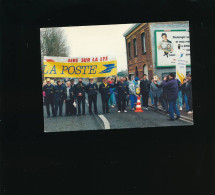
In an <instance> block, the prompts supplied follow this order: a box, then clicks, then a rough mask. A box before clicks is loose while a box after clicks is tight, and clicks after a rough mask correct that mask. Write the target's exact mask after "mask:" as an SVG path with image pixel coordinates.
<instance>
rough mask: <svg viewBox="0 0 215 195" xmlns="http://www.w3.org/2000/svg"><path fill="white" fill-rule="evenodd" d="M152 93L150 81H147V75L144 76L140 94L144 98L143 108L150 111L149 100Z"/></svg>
mask: <svg viewBox="0 0 215 195" xmlns="http://www.w3.org/2000/svg"><path fill="white" fill-rule="evenodd" d="M149 91H150V81H149V80H148V79H147V75H146V74H144V75H143V80H141V81H140V93H141V95H142V98H143V108H144V109H146V110H148V100H149Z"/></svg>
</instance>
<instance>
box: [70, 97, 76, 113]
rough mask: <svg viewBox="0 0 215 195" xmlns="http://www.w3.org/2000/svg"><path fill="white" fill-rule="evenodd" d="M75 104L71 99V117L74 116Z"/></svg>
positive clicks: (73, 99)
mask: <svg viewBox="0 0 215 195" xmlns="http://www.w3.org/2000/svg"><path fill="white" fill-rule="evenodd" d="M74 102H75V98H71V115H76V112H77V109H76V107H75V106H74V105H73V104H74Z"/></svg>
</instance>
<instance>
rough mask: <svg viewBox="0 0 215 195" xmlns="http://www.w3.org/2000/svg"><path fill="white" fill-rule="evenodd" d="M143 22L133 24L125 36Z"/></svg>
mask: <svg viewBox="0 0 215 195" xmlns="http://www.w3.org/2000/svg"><path fill="white" fill-rule="evenodd" d="M141 24H142V23H136V24H134V25H133V26H131V27H130V28H129V29H128V30H127V31H126V32H125V33H124V34H123V36H124V37H126V36H127V35H129V34H130V33H131V32H132V31H133V30H135V29H136V28H137V27H138V26H140V25H141Z"/></svg>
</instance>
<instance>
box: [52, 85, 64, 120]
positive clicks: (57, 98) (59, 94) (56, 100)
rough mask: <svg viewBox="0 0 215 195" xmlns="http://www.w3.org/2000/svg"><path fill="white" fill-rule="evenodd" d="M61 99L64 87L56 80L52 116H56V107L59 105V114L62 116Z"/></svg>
mask: <svg viewBox="0 0 215 195" xmlns="http://www.w3.org/2000/svg"><path fill="white" fill-rule="evenodd" d="M63 99H64V87H63V86H62V85H61V81H57V85H56V86H54V104H55V112H54V117H55V116H57V112H58V107H59V116H62V108H63Z"/></svg>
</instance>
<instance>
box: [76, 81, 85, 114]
mask: <svg viewBox="0 0 215 195" xmlns="http://www.w3.org/2000/svg"><path fill="white" fill-rule="evenodd" d="M82 80H83V79H82V78H79V79H78V83H77V84H76V85H75V90H76V94H77V100H78V115H79V116H80V115H81V104H82V115H85V92H86V85H85V84H84V83H83V82H82Z"/></svg>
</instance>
